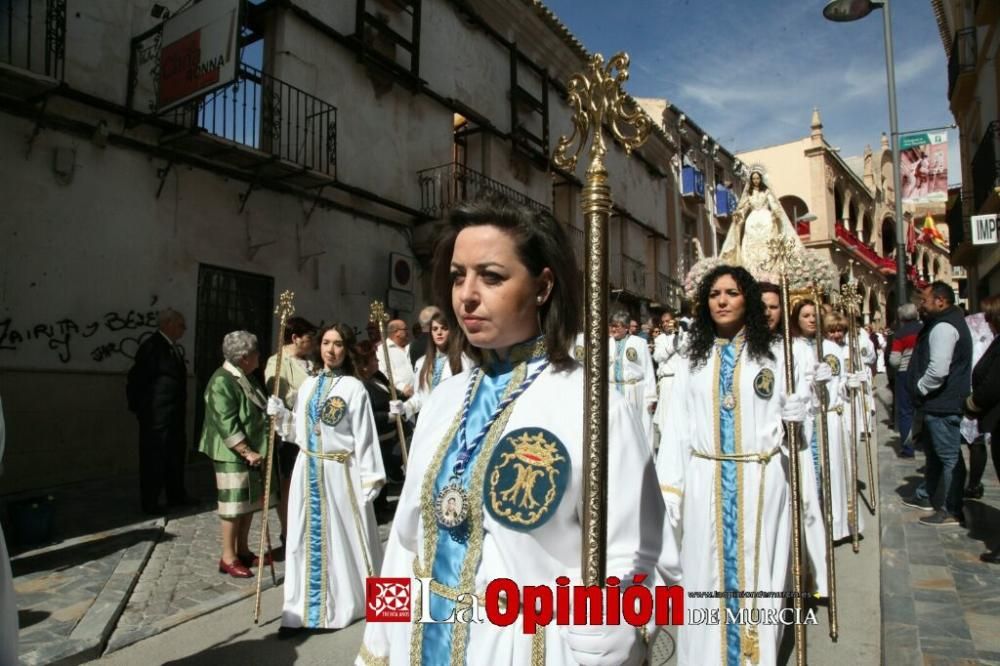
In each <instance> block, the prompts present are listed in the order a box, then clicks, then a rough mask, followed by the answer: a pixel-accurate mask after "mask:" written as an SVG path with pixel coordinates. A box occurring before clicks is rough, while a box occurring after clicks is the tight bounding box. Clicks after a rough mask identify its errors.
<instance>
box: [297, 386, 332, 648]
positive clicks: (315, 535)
mask: <svg viewBox="0 0 1000 666" xmlns="http://www.w3.org/2000/svg"><path fill="white" fill-rule="evenodd" d="M331 381H336V380H334V379H333V378H332V377H330V376H328V375H326V374H323V375H320V376H319V379H318V383H317V386H316V389H315V390H314V391H313V394H312V396H311V397H310V399H309V405H308V407H307V409H306V435H307V437H308V443H307V446H308V450H309V451H310V452H311V453H315V452H319V451H321V450H322V449H323V443H322V442H321V441H320V434H319V433H318V432H317V429H316V424H317V423H319V422H320V413H321V412H322V410H323V397H324V395H325V394H326V390H327V388H326V386H327V384H328V383H329V382H331ZM303 462H305V463H306V488H307V496H306V525H305V532H306V533H305V541H306V566H305V574H306V575H305V584H306V594H305V601H306V612H305V617H303V618H302V625H303V626H305V627H310V628H314V629H315V628H321V625H320V622H321V617H322V613H321V611H322V608H323V604H324V599H323V597H324V592H325V590H324V581H323V569H324V567H323V494H322V492H321V490H320V481H321V478H320V465H321V464H322V463H323V460H322V459H321V458H317V457H315V456H305V460H304V461H303Z"/></svg>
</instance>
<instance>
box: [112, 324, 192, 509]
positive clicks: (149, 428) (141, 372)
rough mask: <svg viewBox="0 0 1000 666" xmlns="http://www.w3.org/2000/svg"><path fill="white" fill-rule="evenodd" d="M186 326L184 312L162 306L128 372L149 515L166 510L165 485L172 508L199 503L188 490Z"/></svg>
mask: <svg viewBox="0 0 1000 666" xmlns="http://www.w3.org/2000/svg"><path fill="white" fill-rule="evenodd" d="M186 328H187V325H186V324H185V321H184V315H182V314H181V313H179V312H177V311H176V310H172V309H170V308H167V309H165V310H162V311H161V312H160V313H159V330H158V331H157V332H156V333H154V334H153V335H151V336H149V337H148V338H146V340H145V341H143V343H142V344H141V345H139V349H138V351H137V352H136V355H135V365H133V366H132V369H131V370H129V373H128V384H127V387H126V393H127V396H128V408H129V411H130V412H132V413H134V414H135V415H136V418H137V419H138V420H139V493H140V499H141V501H142V510H143V511H144V512H145V513H148V514H156V513H162V509H161V508H160V505H159V499H160V492H161V491H162V490H164V489H165V490H166V493H167V504H168V506H170V507H183V506H188V505H192V504H194V503H195V502H194V501H193V500H192V499H191V498H190V497H188V495H187V493H186V492H185V490H184V459H185V455H186V453H187V446H186V438H185V434H184V427H185V422H186V420H185V417H186V414H185V412H186V408H187V367H186V366H185V364H184V356H183V354H182V352H181V349H180V347H178V346H177V341H178V340H179V339H180V338H181V337H182V336H183V335H184V331H185V330H186Z"/></svg>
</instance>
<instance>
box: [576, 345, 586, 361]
mask: <svg viewBox="0 0 1000 666" xmlns="http://www.w3.org/2000/svg"><path fill="white" fill-rule="evenodd" d="M586 356H587V354H586V352H585V351H584V350H583V345H577V346H576V349H574V350H573V357H574V358H575V359H576V360H578V361H583V360H584V359H585V358H586Z"/></svg>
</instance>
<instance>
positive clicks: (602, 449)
mask: <svg viewBox="0 0 1000 666" xmlns="http://www.w3.org/2000/svg"><path fill="white" fill-rule="evenodd" d="M628 66H629V57H628V55H627V54H625V53H618V54H617V55H615V56H614V57H612V58H611V60H610V61H609V62H608V63H607V65H605V64H604V56H602V55H601V54H594V55H593V56H592V57H591V59H590V62H589V63H588V65H587V69H586V71H585V72H583V73H581V74H574V75H573V76H572V77H570V80H569V82H568V83H567V85H566V96H567V98H568V101H569V105H570V107H572V109H573V116H572V121H573V133H572V134H571V135H570V136H569V137H566V136H561V137H559V145H558V146H557V147H556V150H555V154H554V155H553V159H552V161H553V163H554V164H555V166H556V167H558V168H560V169H566V170H569V171H574V170H575V169H576V163H577V158H578V157H579V155H580V153H581V152H582V151H583V148H584V146H585V145H586V143H587V141H588V139H590V140H591V145H590V166H589V167H588V168H587V178H586V184H585V185H584V187H583V191H582V192H581V194H580V208H581V209H582V210H583V213H584V216H585V218H586V237H585V238H586V250H587V252H586V254H587V256H586V261H585V274H586V283H585V292H586V294H585V295H586V315H585V322H584V341H585V344H586V360H585V362H584V369H585V374H584V400H585V404H584V410H583V414H584V423H583V455H584V461H583V498H584V499H583V557H582V560H583V561H582V566H581V570H582V573H583V576H582V578H583V583H584V584H585V585H603V584H604V579H605V564H606V562H605V559H606V551H607V518H606V513H607V498H608V495H607V491H608V488H607V485H608V483H607V481H608V468H607V460H608V422H607V406H608V344H607V323H608V286H609V285H608V244H607V238H608V218H609V217H610V216H611V188H610V186H609V185H608V172H607V169H605V167H604V155H605V154H606V153H607V147H606V146H605V143H604V133H603V128H604V127H605V126H607V129H608V130H609V131H610V132H611V134H612V136H613V137H614V138H615V139H616V140H617V141H618V142H619V143H620V144H621V145H622V147H623V148H624V149H625V153H626V154H630V153H631V152H632V151H633V150H635V149H636V148H638V147H639V146H641V145H642V144H643V142H644V141H645V140H646V137H647V136H648V135H649V131H650V128H651V123H650V120H649V116H647V115H645V113H643V111H642V110H641V109H640V108H639V107H638V105H636V103H635V101H634V100H633V99H631V98H630V97H628V96H627V95H626V94H625V91H624V90H623V89H622V84H623V83H624V82H625V81H627V80H628ZM623 130H624V131H623ZM574 144H576V148H575V150H573V152H572V153H571V152H570V150H572V146H573V145H574Z"/></svg>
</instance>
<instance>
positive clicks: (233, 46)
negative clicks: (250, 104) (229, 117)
mask: <svg viewBox="0 0 1000 666" xmlns="http://www.w3.org/2000/svg"><path fill="white" fill-rule="evenodd" d="M239 6H240V0H212V2H200V3H198V4H196V5H192V6H191V7H189V8H188V9H185V10H184V11H182V12H181V13H179V14H177V15H176V16H172V17H171V18H169V19H168V20H167V21H166V22H164V24H163V38H162V42H161V43H162V46H161V48H160V80H159V95H158V104H157V107H158V110H159V111H160V112H163V111H167V110H169V109H171V108H173V107H175V106H177V105H179V104H183V103H184V102H186V101H188V100H190V99H192V98H195V97H199V96H201V95H204V94H205V93H207V92H210V91H212V90H214V89H215V88H218V87H220V86H224V85H226V84H227V83H230V82H232V81H233V80H234V79H235V78H236V64H237V62H238V60H239V58H237V49H238V42H239V40H238V39H237V38H238V36H239V35H238V30H237V29H238V26H239V13H240V12H239Z"/></svg>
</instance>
